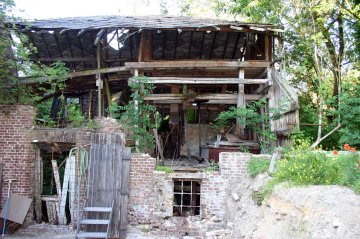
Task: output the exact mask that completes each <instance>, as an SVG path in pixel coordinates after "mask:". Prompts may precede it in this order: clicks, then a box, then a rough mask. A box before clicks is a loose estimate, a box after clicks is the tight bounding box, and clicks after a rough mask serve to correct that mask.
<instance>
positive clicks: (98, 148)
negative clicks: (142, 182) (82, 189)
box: [86, 133, 131, 237]
mask: <svg viewBox="0 0 360 239" xmlns="http://www.w3.org/2000/svg"><path fill="white" fill-rule="evenodd" d="M124 145H125V139H124V135H123V134H115V133H111V134H105V133H96V134H92V136H91V145H90V153H89V166H88V179H87V200H86V206H88V207H111V205H112V203H114V205H113V212H112V220H111V224H110V236H111V237H119V236H120V234H122V233H123V231H124V230H125V229H126V226H127V207H128V195H129V173H130V156H131V150H130V148H127V147H125V146H124ZM92 213H93V215H89V216H91V217H92V218H97V219H103V218H105V215H103V214H102V213H95V212H92ZM89 227H90V228H88V229H90V231H92V230H96V231H99V230H101V227H102V226H101V225H96V226H89Z"/></svg>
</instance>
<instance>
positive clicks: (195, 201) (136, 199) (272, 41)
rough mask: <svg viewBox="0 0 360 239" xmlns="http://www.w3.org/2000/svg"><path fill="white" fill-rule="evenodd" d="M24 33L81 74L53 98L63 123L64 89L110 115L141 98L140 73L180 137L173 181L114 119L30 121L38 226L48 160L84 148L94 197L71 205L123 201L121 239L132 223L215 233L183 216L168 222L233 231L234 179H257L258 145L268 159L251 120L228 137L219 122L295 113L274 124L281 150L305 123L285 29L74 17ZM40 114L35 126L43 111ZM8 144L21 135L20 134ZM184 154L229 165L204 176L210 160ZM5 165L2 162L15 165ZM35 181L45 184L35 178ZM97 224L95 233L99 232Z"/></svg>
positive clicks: (91, 113) (44, 58) (118, 213)
mask: <svg viewBox="0 0 360 239" xmlns="http://www.w3.org/2000/svg"><path fill="white" fill-rule="evenodd" d="M18 26H19V30H20V31H22V33H24V34H25V35H26V36H28V38H29V40H30V42H31V44H32V45H33V46H35V47H36V49H37V52H36V54H34V55H33V56H32V59H33V61H35V62H39V63H42V64H49V65H50V64H52V63H54V62H57V61H61V62H64V63H65V64H66V66H67V67H68V68H69V69H70V72H69V74H68V76H67V80H66V88H65V90H64V91H63V92H60V91H59V92H55V93H52V94H46V95H44V96H43V97H44V99H50V98H52V99H53V103H52V108H51V116H52V117H55V116H56V115H57V112H58V111H59V101H60V99H59V96H60V94H64V96H65V97H66V98H68V99H71V98H72V99H76V102H78V104H79V105H80V109H81V111H82V113H84V114H86V115H87V116H88V117H89V118H94V117H97V118H99V117H103V116H107V114H108V113H107V111H106V108H107V107H108V106H109V105H110V104H111V102H113V101H115V102H116V103H117V104H119V105H125V104H127V102H128V101H129V100H131V97H130V94H131V90H130V88H129V85H128V81H129V78H131V77H132V76H139V75H144V76H146V77H147V78H148V79H149V81H150V82H151V83H153V84H154V85H155V89H154V90H153V92H152V94H151V95H148V96H146V97H145V101H146V102H148V104H151V105H154V106H156V108H157V111H158V112H159V113H160V114H161V117H162V118H163V119H167V124H168V125H167V129H168V130H167V132H165V134H162V135H163V137H166V139H168V140H165V139H163V140H164V141H167V142H168V143H167V144H166V145H164V155H165V158H167V159H171V160H168V161H166V162H167V165H168V166H173V169H174V170H175V172H174V173H170V174H165V173H161V172H156V171H154V168H155V159H154V158H152V157H150V156H148V155H142V154H132V155H130V152H129V149H128V148H127V147H126V146H127V145H126V140H125V138H124V133H126V132H125V131H124V129H119V128H117V126H116V124H115V123H114V122H112V121H111V120H110V119H104V118H102V119H100V120H99V121H100V126H101V128H100V129H97V130H89V129H66V128H64V129H44V128H41V129H38V128H33V129H28V128H30V125H28V126H21V125H19V126H18V127H19V128H22V127H26V128H25V129H22V132H24V134H26V137H25V136H24V137H25V138H26V140H25V141H26V142H25V143H26V145H27V147H30V146H31V144H33V145H34V148H33V149H30V148H29V152H28V151H26V152H24V157H26V162H28V164H26V165H25V164H24V167H25V168H26V170H28V171H29V175H27V176H26V177H24V182H25V181H27V183H26V185H28V188H29V192H26V196H31V197H33V196H34V195H35V215H36V217H37V219H38V220H41V198H42V196H41V188H42V183H43V181H44V179H43V178H42V173H41V172H42V171H43V170H44V168H43V165H45V162H44V160H43V159H44V157H45V156H44V155H45V154H48V155H52V159H53V157H54V155H56V154H59V152H61V151H64V152H69V151H70V149H71V148H73V147H75V146H78V147H79V148H83V149H84V150H85V151H87V152H89V154H88V158H89V160H90V161H89V165H88V168H87V169H86V170H85V171H84V172H85V174H87V179H86V180H85V178H86V176H84V175H82V176H83V179H82V178H81V177H80V176H79V174H80V171H79V168H80V161H79V160H80V157H79V155H77V156H76V157H75V158H76V159H75V161H74V167H75V168H76V170H74V171H73V172H74V173H73V174H74V175H73V176H74V179H73V180H74V181H73V183H74V184H75V183H76V184H77V185H78V190H79V191H80V188H83V189H84V190H83V191H82V192H81V193H80V192H79V197H78V198H77V199H75V201H71V203H74V206H73V207H71V208H70V211H71V212H70V213H72V214H74V215H75V214H76V211H79V210H77V206H75V204H76V201H77V200H78V199H79V198H85V199H86V200H87V201H86V205H87V206H88V207H98V208H99V207H105V206H106V207H111V205H112V207H113V209H112V213H111V215H112V217H111V222H110V223H108V224H110V228H111V229H109V230H110V234H111V235H113V236H119V235H120V234H121V232H122V231H124V230H125V229H126V226H127V223H128V222H130V223H131V224H133V225H136V224H144V223H145V224H149V225H151V226H152V227H154V228H157V229H159V230H163V231H170V232H174V233H175V232H180V233H182V235H199V233H200V234H201V231H204V230H206V229H201V225H200V224H201V223H198V225H197V226H196V227H192V225H191V223H190V224H189V222H190V221H186V220H187V219H181V220H178V219H176V220H175V221H176V223H177V224H176V223H175V222H174V223H175V224H171V225H170V224H166V223H165V221H166V220H167V219H169V218H170V219H171V218H173V217H174V218H178V216H180V218H182V217H183V216H188V217H195V218H198V219H196V220H200V222H201V220H202V219H205V220H209V219H210V218H214V217H215V218H217V219H216V220H213V221H215V224H217V223H218V222H219V223H218V224H217V226H219V227H221V226H224V225H222V224H221V221H222V220H223V218H224V214H225V213H226V210H225V205H223V201H222V200H221V198H222V197H224V195H225V194H226V192H227V190H228V187H229V186H230V185H231V184H232V183H235V182H236V180H237V179H239V178H240V177H241V176H242V175H245V174H246V162H247V160H248V159H249V157H250V155H249V154H247V153H239V151H240V148H241V147H242V146H247V147H248V149H249V150H250V152H252V153H257V154H258V153H260V148H259V144H258V135H257V133H256V132H253V131H251V130H250V129H248V128H247V127H245V125H242V124H241V123H240V122H239V121H237V122H236V123H234V124H235V125H234V127H229V128H230V130H229V131H228V132H227V134H224V132H222V133H223V138H221V137H220V139H219V138H218V139H216V135H219V134H220V132H217V131H216V130H214V129H213V128H212V127H211V124H212V123H213V122H214V120H215V118H216V117H217V115H218V114H219V113H220V112H223V111H225V110H227V109H228V108H229V107H230V106H236V107H245V106H246V104H247V103H249V102H252V101H257V100H259V99H266V105H265V106H264V107H263V108H261V109H260V111H261V112H260V113H261V114H264V113H266V112H269V110H270V109H273V108H284V111H283V114H282V116H281V117H280V118H278V119H271V121H270V125H271V130H272V131H273V132H274V133H275V134H276V136H277V144H282V143H283V141H284V140H285V139H286V138H287V135H288V134H289V132H290V131H291V130H292V129H293V128H295V127H296V126H297V124H298V99H297V95H296V93H295V92H294V90H293V89H292V88H291V87H290V86H289V84H288V83H287V79H286V75H285V72H284V60H285V59H284V50H283V32H284V30H283V29H282V28H281V27H276V26H273V25H270V24H250V23H242V22H235V21H233V22H232V21H221V20H209V19H191V18H186V17H158V16H146V17H123V16H104V17H78V18H63V19H50V20H40V21H33V22H31V24H30V26H28V25H27V24H26V25H25V24H22V23H18ZM26 83H27V84H29V85H33V86H36V85H39V84H44V83H46V79H39V78H31V79H26ZM114 99H115V100H114ZM1 107H2V109H1V110H2V111H1V118H0V122H1V127H3V128H2V129H5V128H6V127H7V126H6V125H9V124H11V122H10V121H13V120H15V121H16V120H17V115H16V114H13V110H12V109H10V108H11V107H10V108H8V107H7V106H1ZM14 110H15V111H16V110H18V111H21V109H14ZM27 110H28V109H27ZM8 111H9V112H8ZM6 112H8V113H6ZM7 117H10V118H9V120H10V121H9V120H6V119H7ZM28 117H29V118H28V119H27V120H30V122H31V118H32V117H33V113H29V115H28ZM25 118H26V117H25V116H24V117H23V119H25ZM109 122H110V123H109ZM13 126H14V127H15V126H16V127H17V125H13ZM125 130H126V129H125ZM7 132H8V131H7ZM9 132H10V131H9ZM5 137H8V138H9V139H11V138H12V135H11V134H10V133H9V134H6V136H5ZM4 139H5V138H4ZM10 141H11V140H10ZM10 141H7V142H10ZM4 142H5V141H4ZM215 142H216V144H215ZM7 147H11V146H7ZM9 149H10V148H9ZM11 149H13V148H11ZM3 150H5V149H3ZM15 152H17V151H16V150H15ZM222 152H228V153H222ZM231 152H233V153H231ZM25 154H26V155H25ZM30 155H31V157H30ZM182 155H183V156H185V157H184V158H187V160H188V162H189V161H190V162H191V161H192V160H194V158H195V159H197V160H195V161H200V164H201V161H203V160H205V161H204V162H208V161H210V160H214V161H215V162H216V163H218V164H220V171H217V170H215V171H214V172H210V173H209V172H206V170H205V171H204V170H203V169H204V168H208V167H209V164H205V166H204V167H201V166H200V167H198V166H197V165H194V164H193V163H190V164H189V163H182V162H180V163H179V161H177V163H175V164H174V160H175V161H176V160H178V159H179V158H181V156H182ZM14 157H15V156H14ZM16 157H17V156H16ZM16 157H15V158H16ZM21 157H23V156H21ZM21 157H20V158H21ZM28 157H30V158H28ZM5 158H6V156H4V157H3V158H2V162H3V163H5V164H7V161H6V159H5ZM20 158H17V160H21V159H20ZM119 159H120V161H119ZM15 161H16V160H15ZM116 162H120V163H116ZM166 162H165V164H166ZM48 165H49V164H48ZM175 166H176V167H175ZM69 167H70V166H69ZM201 168H202V169H201ZM4 169H5V170H6V169H7V168H6V166H5V167H4ZM8 170H12V169H10V168H8ZM5 175H6V174H5ZM33 175H35V180H34V182H35V185H32V184H31V183H30V182H32V181H31V180H32V179H33ZM79 177H80V178H79ZM70 178H71V177H70ZM21 185H22V183H19V184H18V186H19V187H21ZM89 185H90V187H89ZM105 185H106V186H105ZM73 186H74V185H73ZM85 188H86V190H85ZM75 191H76V190H75V189H74V191H73V192H72V193H73V194H74V195H75ZM3 193H4V192H3ZM80 194H81V195H80ZM74 195H73V196H74ZM104 204H106V205H104ZM79 205H80V204H79ZM80 207H81V206H80ZM81 208H82V207H81ZM85 208H86V207H85ZM99 210H100V209H99ZM80 211H82V210H80ZM77 215H78V216H79V214H77ZM101 217H102V216H101V215H97V216H96V218H97V219H101ZM171 220H172V219H171ZM76 221H80V220H77V216H74V218H73V217H72V222H73V223H74V222H76ZM87 222H88V223H90V222H89V221H87ZM98 222H99V221H98ZM102 222H103V223H104V224H106V223H105V222H104V221H102ZM93 223H95V222H93ZM180 224H181V225H180ZM166 225H168V226H166ZM169 225H170V226H169ZM174 225H177V226H176V227H175V228H174ZM90 227H91V226H90ZM93 227H94V228H95V229H94V230H95V231H96V230H97V229H99V227H97V226H93ZM209 227H210V226H209ZM88 228H89V226H88ZM179 228H180V229H179Z"/></svg>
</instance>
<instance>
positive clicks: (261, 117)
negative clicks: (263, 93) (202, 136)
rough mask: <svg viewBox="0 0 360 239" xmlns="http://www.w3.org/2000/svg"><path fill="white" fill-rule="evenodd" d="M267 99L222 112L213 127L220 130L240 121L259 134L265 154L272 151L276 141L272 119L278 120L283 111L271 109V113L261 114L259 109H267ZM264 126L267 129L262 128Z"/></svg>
mask: <svg viewBox="0 0 360 239" xmlns="http://www.w3.org/2000/svg"><path fill="white" fill-rule="evenodd" d="M265 105H266V99H264V98H263V99H260V100H258V101H255V102H252V103H250V104H247V105H246V107H230V108H229V110H227V111H223V112H221V113H220V114H219V115H218V116H217V118H216V119H215V124H214V125H213V127H214V128H215V129H219V128H222V127H229V126H231V121H235V120H239V122H240V124H241V125H245V126H246V127H247V128H249V129H250V130H253V131H255V132H257V133H258V137H259V143H260V147H261V150H262V152H263V153H267V152H270V151H271V144H272V143H273V142H274V141H275V140H276V137H275V135H274V133H273V132H271V130H270V119H276V118H278V117H279V116H280V115H282V110H283V109H271V112H270V113H264V114H260V113H259V109H260V108H262V107H265ZM262 125H264V127H265V128H262Z"/></svg>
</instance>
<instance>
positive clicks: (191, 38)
mask: <svg viewBox="0 0 360 239" xmlns="http://www.w3.org/2000/svg"><path fill="white" fill-rule="evenodd" d="M192 40H193V32H191V33H190V42H189V49H188V55H187V58H188V59H190V54H191V44H192Z"/></svg>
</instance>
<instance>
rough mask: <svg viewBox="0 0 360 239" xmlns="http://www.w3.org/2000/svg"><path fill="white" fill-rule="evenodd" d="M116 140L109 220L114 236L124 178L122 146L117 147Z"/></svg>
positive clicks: (116, 234) (113, 151) (117, 224)
mask: <svg viewBox="0 0 360 239" xmlns="http://www.w3.org/2000/svg"><path fill="white" fill-rule="evenodd" d="M117 140H118V142H116V141H115V142H114V144H113V147H112V156H113V159H112V164H113V198H112V199H113V200H114V204H113V212H112V213H113V214H112V218H113V220H112V222H111V227H110V228H111V235H112V236H114V237H118V236H119V227H120V218H121V211H120V207H121V203H122V202H121V185H122V181H123V180H124V178H123V175H122V167H123V163H122V148H121V147H119V146H120V145H121V144H119V143H120V142H119V138H117Z"/></svg>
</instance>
